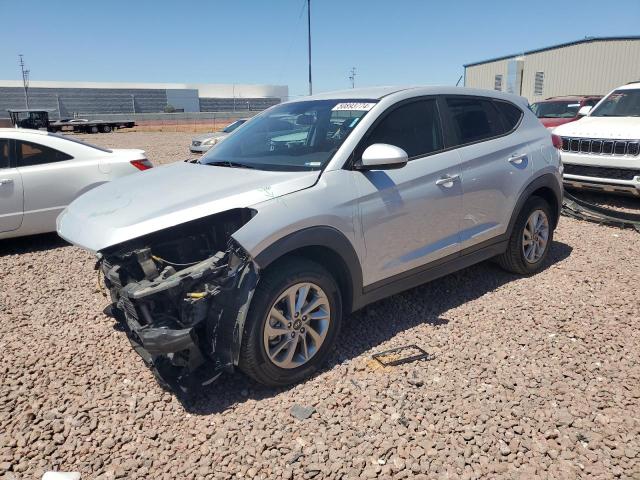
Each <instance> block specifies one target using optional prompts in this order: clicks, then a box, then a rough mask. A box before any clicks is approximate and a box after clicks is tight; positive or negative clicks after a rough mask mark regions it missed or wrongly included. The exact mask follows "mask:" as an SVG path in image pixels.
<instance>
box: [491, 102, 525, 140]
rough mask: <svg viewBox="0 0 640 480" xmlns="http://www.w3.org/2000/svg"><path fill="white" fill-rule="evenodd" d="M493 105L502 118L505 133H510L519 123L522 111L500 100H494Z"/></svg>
mask: <svg viewBox="0 0 640 480" xmlns="http://www.w3.org/2000/svg"><path fill="white" fill-rule="evenodd" d="M494 104H495V106H496V107H497V108H498V112H499V113H500V116H501V117H502V123H503V125H504V127H505V132H511V131H512V130H513V129H515V128H516V127H517V126H518V124H519V123H520V119H521V118H522V115H523V114H522V110H520V109H519V108H518V107H516V106H515V105H514V104H513V103H509V102H503V101H500V100H495V101H494Z"/></svg>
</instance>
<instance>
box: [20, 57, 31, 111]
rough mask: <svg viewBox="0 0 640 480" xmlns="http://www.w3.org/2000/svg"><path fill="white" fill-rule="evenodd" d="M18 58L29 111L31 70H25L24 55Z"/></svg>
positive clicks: (25, 101)
mask: <svg viewBox="0 0 640 480" xmlns="http://www.w3.org/2000/svg"><path fill="white" fill-rule="evenodd" d="M18 57H19V58H20V60H19V61H18V65H20V69H21V70H22V87H23V88H24V103H25V105H26V106H27V110H28V109H29V73H30V71H29V69H25V68H24V67H25V65H24V58H22V54H19V55H18Z"/></svg>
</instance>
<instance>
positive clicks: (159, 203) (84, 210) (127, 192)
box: [57, 163, 320, 252]
mask: <svg viewBox="0 0 640 480" xmlns="http://www.w3.org/2000/svg"><path fill="white" fill-rule="evenodd" d="M319 175H320V172H319V171H311V172H270V171H264V170H250V169H245V168H229V167H212V166H209V165H200V164H192V163H176V164H173V165H168V166H166V167H158V168H152V169H150V170H146V171H144V172H140V173H137V174H133V175H127V176H126V177H122V178H119V179H118V180H115V181H113V182H110V183H106V184H104V185H101V186H99V187H97V188H94V189H93V190H90V191H89V192H87V193H85V194H84V195H81V196H80V197H78V198H77V199H76V200H74V201H73V202H72V203H71V204H70V205H69V206H68V207H67V208H66V209H65V210H64V211H63V212H62V213H61V214H60V216H59V217H58V220H57V230H58V234H59V235H60V236H61V237H62V238H64V239H65V240H67V241H69V242H71V243H73V244H75V245H78V246H79V247H82V248H85V249H87V250H90V251H94V252H96V251H100V250H102V249H104V248H107V247H109V246H112V245H117V244H118V243H122V242H124V241H127V240H131V239H134V238H138V237H141V236H143V235H146V234H149V233H152V232H155V231H159V230H162V229H165V228H168V227H171V226H173V225H179V224H182V223H185V222H188V221H190V220H195V219H198V218H202V217H206V216H209V215H213V214H215V213H219V212H224V211H226V210H230V209H233V208H244V207H250V206H251V205H255V204H257V203H260V202H263V201H265V200H270V199H273V198H277V197H280V196H282V195H286V194H288V193H292V192H295V191H298V190H302V189H305V188H309V187H311V186H312V185H314V184H315V183H316V181H317V179H318V176H319Z"/></svg>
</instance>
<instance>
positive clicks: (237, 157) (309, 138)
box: [200, 100, 377, 171]
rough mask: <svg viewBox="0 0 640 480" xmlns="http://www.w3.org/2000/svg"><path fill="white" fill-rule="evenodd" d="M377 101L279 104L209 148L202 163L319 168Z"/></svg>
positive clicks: (278, 168) (288, 168)
mask: <svg viewBox="0 0 640 480" xmlns="http://www.w3.org/2000/svg"><path fill="white" fill-rule="evenodd" d="M376 102H377V100H308V101H302V102H292V103H284V104H282V105H277V106H275V107H272V108H270V109H269V110H266V111H264V112H263V113H261V114H259V115H257V116H256V117H254V118H252V119H251V120H250V121H249V123H247V125H246V126H244V127H242V129H240V130H238V132H237V133H235V134H233V135H231V136H230V137H229V138H227V139H226V140H225V141H224V142H222V143H220V144H218V145H216V146H215V147H214V148H212V149H211V150H209V151H208V152H207V154H206V155H204V157H203V158H202V159H201V160H200V163H203V164H222V165H227V166H239V167H242V166H244V167H248V168H257V169H260V170H284V171H293V170H320V169H322V168H323V167H324V166H325V165H326V164H327V163H328V162H329V160H330V159H331V157H332V156H333V154H334V153H335V152H336V151H337V150H338V148H339V147H340V145H342V142H344V140H345V139H346V138H347V136H348V135H349V134H350V133H351V131H352V130H353V128H354V127H355V126H356V125H357V124H358V122H359V121H360V119H361V118H362V117H363V116H364V115H365V114H366V113H367V112H368V111H369V110H371V108H373V106H374V105H375V103H376Z"/></svg>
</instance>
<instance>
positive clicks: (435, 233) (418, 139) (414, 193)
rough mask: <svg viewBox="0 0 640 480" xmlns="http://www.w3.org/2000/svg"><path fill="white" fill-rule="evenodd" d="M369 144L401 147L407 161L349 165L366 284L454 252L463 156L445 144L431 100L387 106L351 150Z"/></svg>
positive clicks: (405, 273) (460, 200) (356, 154)
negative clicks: (389, 165)
mask: <svg viewBox="0 0 640 480" xmlns="http://www.w3.org/2000/svg"><path fill="white" fill-rule="evenodd" d="M374 143H385V144H389V145H395V146H396V147H400V148H402V149H403V150H405V151H406V152H407V155H408V156H409V162H408V163H407V165H406V166H404V167H403V168H400V169H395V170H372V171H365V172H357V171H354V172H353V174H354V175H355V181H356V185H357V188H358V196H359V215H360V221H361V227H362V232H363V237H364V245H365V248H366V257H365V260H364V262H363V277H364V286H365V287H367V286H372V285H373V284H375V283H376V282H386V281H389V280H391V279H392V277H395V278H400V277H401V276H403V275H407V274H408V272H409V271H410V270H412V269H416V268H419V267H423V266H424V265H425V264H427V263H430V262H432V261H434V260H438V259H440V258H443V257H446V256H448V255H452V254H456V253H457V252H458V251H459V236H458V228H459V225H460V220H461V212H462V188H461V171H460V167H459V163H460V157H459V155H458V153H457V152H456V151H444V143H443V136H442V128H441V121H440V115H439V113H438V108H437V104H436V100H435V99H433V98H423V99H417V100H416V99H413V100H411V101H408V102H401V103H400V104H398V105H395V106H393V107H391V108H390V109H389V111H387V112H385V113H384V114H383V115H382V117H381V119H380V120H379V121H378V122H377V123H376V124H374V126H373V129H372V131H371V132H370V133H369V134H368V135H367V136H366V137H365V139H364V141H363V144H362V145H360V146H359V147H358V149H357V150H356V152H355V156H356V157H358V156H359V155H360V156H361V155H362V152H363V151H364V149H365V148H366V147H367V146H369V145H372V144H374ZM396 276H398V277H396Z"/></svg>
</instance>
